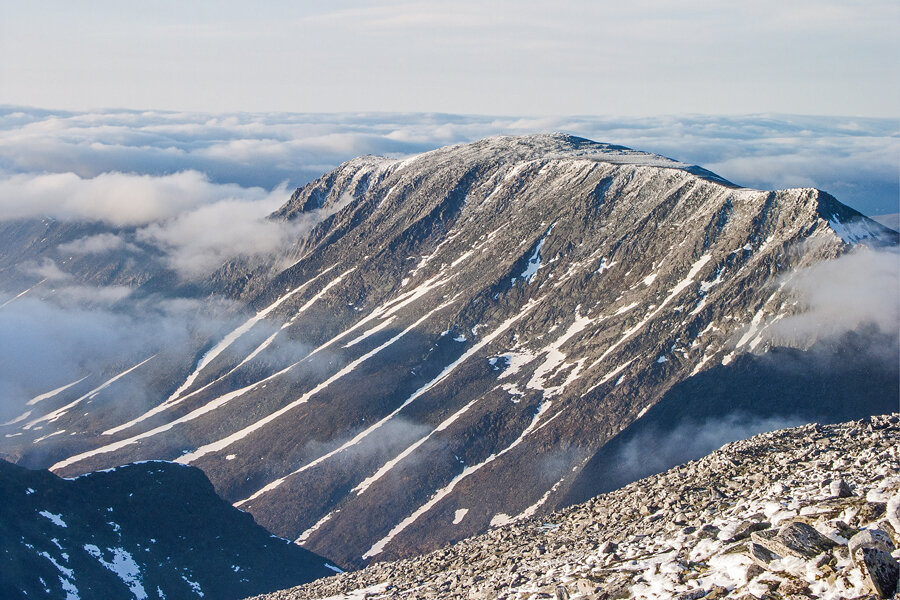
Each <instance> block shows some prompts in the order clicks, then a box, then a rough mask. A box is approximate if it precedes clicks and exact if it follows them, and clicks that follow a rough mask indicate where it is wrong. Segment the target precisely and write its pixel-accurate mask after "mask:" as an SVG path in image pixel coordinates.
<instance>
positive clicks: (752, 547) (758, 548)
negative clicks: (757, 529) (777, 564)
mask: <svg viewBox="0 0 900 600" xmlns="http://www.w3.org/2000/svg"><path fill="white" fill-rule="evenodd" d="M747 554H748V555H749V556H750V559H751V560H752V561H753V562H754V563H756V564H757V565H758V566H759V567H761V568H763V569H765V570H768V569H769V563H771V562H772V561H773V560H780V559H781V556H780V555H778V554H776V553H774V552H772V551H771V550H769V549H768V548H766V547H765V546H763V545H762V544H757V543H756V542H750V544H749V546H748V548H747ZM747 578H748V579H749V578H750V575H749V573H748V575H747Z"/></svg>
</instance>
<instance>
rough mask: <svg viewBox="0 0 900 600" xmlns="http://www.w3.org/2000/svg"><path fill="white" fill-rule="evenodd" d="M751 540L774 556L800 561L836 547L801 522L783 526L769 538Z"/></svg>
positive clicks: (833, 543)
mask: <svg viewBox="0 0 900 600" xmlns="http://www.w3.org/2000/svg"><path fill="white" fill-rule="evenodd" d="M754 535H755V534H754ZM753 539H754V541H756V542H757V543H759V544H761V545H763V546H765V547H766V548H768V549H769V550H771V551H772V552H774V553H776V554H780V555H782V556H789V555H790V556H796V557H797V558H802V559H809V558H815V557H816V556H818V555H819V554H821V553H822V552H826V551H827V550H830V549H832V548H834V547H835V546H837V544H836V543H835V542H833V541H832V540H830V539H829V538H827V537H825V536H824V535H822V534H821V533H819V532H818V531H816V530H815V529H814V528H813V527H812V526H810V525H808V524H806V523H804V522H802V521H792V522H790V523H788V524H786V525H783V526H782V527H781V529H779V530H778V533H777V534H776V535H774V536H772V537H771V538H767V536H758V537H754V538H753Z"/></svg>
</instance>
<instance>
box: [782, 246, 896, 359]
mask: <svg viewBox="0 0 900 600" xmlns="http://www.w3.org/2000/svg"><path fill="white" fill-rule="evenodd" d="M785 283H786V287H787V288H788V290H789V291H791V292H793V293H794V294H796V295H797V297H798V299H799V301H800V303H801V306H802V312H800V313H798V314H796V315H793V316H789V317H786V318H784V319H781V320H779V321H776V322H775V323H773V324H772V325H771V326H770V327H769V328H768V330H767V331H768V335H769V337H770V338H771V340H772V341H773V342H775V343H779V344H785V343H788V344H801V345H808V344H810V343H812V342H815V341H818V340H830V339H831V340H833V339H837V338H839V337H840V336H841V335H843V334H845V333H847V332H850V331H860V330H864V329H866V328H872V327H874V328H876V329H878V330H879V331H880V332H881V333H884V334H889V335H890V336H891V337H893V338H894V339H896V338H897V337H898V336H900V252H898V251H897V249H896V248H887V249H871V248H867V247H865V246H858V247H857V248H855V249H854V250H853V251H852V252H849V253H847V254H844V255H842V256H840V257H838V258H835V259H833V260H829V261H824V262H820V263H817V264H815V265H812V266H810V267H807V268H805V269H802V270H799V271H796V272H795V273H793V274H791V275H790V276H789V277H788V278H786V280H785Z"/></svg>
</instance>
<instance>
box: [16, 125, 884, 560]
mask: <svg viewBox="0 0 900 600" xmlns="http://www.w3.org/2000/svg"><path fill="white" fill-rule="evenodd" d="M312 214H316V215H321V216H322V220H321V222H319V224H318V225H317V226H316V227H315V228H313V229H312V231H311V232H310V233H309V235H307V236H305V237H303V238H302V239H299V240H298V241H297V243H296V245H294V246H293V247H292V248H291V249H290V250H288V251H286V252H284V253H282V254H279V255H278V256H276V257H273V258H272V260H271V261H270V262H269V263H268V264H267V265H263V266H259V265H251V264H245V263H230V264H227V265H224V266H223V267H222V268H220V269H218V270H217V271H216V272H215V273H212V274H210V275H209V276H208V277H207V278H205V279H204V280H202V281H200V282H195V283H194V284H193V287H192V288H191V289H192V290H193V291H192V292H191V293H192V294H193V297H194V298H198V297H206V298H209V302H210V303H212V301H213V300H214V299H217V298H218V299H221V298H222V297H227V298H228V299H229V300H230V302H231V303H232V304H231V305H230V306H232V307H236V308H232V310H233V311H235V312H232V313H230V316H229V318H228V319H227V320H226V322H227V323H228V326H227V327H224V328H222V327H220V328H219V329H218V330H208V331H204V330H202V329H200V330H199V332H193V330H192V334H191V335H190V336H187V338H188V339H186V340H183V343H182V342H179V343H175V342H174V341H173V342H171V343H166V339H167V338H166V337H162V338H161V339H160V340H159V341H158V342H157V347H153V348H147V349H146V350H144V351H141V352H139V351H134V353H133V355H128V356H124V355H123V356H121V357H120V359H119V360H118V362H116V363H114V364H111V366H110V367H109V368H108V369H107V370H105V371H102V372H99V373H98V372H81V371H78V372H73V373H71V375H70V376H69V377H68V378H67V379H66V380H65V381H63V382H61V383H59V384H58V385H59V386H60V387H53V388H49V389H48V390H35V396H34V397H33V398H31V400H29V401H28V404H27V405H26V406H23V407H22V411H21V414H14V415H11V416H10V418H9V419H8V420H7V422H6V425H5V426H4V431H3V433H4V435H3V437H0V452H5V453H6V454H7V455H8V456H9V457H11V458H12V459H14V460H15V461H16V462H18V463H20V464H22V465H26V466H32V467H43V468H47V467H49V468H51V469H52V470H53V471H54V472H56V473H59V474H63V475H67V476H72V475H78V474H81V473H84V472H87V471H92V470H97V469H104V468H109V467H112V466H116V465H120V464H124V463H128V462H133V461H138V460H146V459H166V460H174V461H177V462H179V463H183V464H191V465H194V466H197V467H199V468H200V469H202V470H203V471H204V472H205V473H206V474H207V475H208V477H209V478H210V480H211V481H212V483H213V485H214V486H215V489H216V491H217V492H218V493H219V494H221V495H222V496H223V497H224V498H226V499H227V500H229V501H230V502H233V503H234V504H235V505H236V506H238V507H240V508H241V509H243V510H247V511H248V512H250V513H251V514H252V515H253V516H254V517H255V519H256V520H257V522H259V523H260V524H261V525H263V526H264V527H266V528H268V529H269V530H270V531H272V532H274V533H276V534H277V535H280V536H283V537H287V538H290V539H294V540H296V541H297V542H298V543H301V544H302V545H303V546H304V547H306V548H308V549H310V550H312V551H314V552H317V553H319V554H321V555H323V556H328V557H329V558H331V559H333V560H335V561H337V562H338V564H339V565H341V566H344V567H354V566H359V565H362V564H366V563H368V562H370V561H373V560H385V559H389V558H396V557H401V556H410V555H414V554H418V553H421V552H424V551H428V550H431V549H434V548H436V547H439V546H440V545H442V544H444V543H446V542H449V541H455V540H459V539H463V538H466V537H469V536H471V535H474V534H477V533H481V532H483V531H485V530H487V529H488V528H490V527H494V526H498V525H502V524H504V523H507V522H510V521H518V520H524V519H527V518H529V517H531V516H532V515H535V514H542V513H546V512H549V511H551V510H553V509H555V508H559V507H562V506H566V505H568V504H571V503H572V502H575V501H578V500H580V499H583V498H586V497H590V496H592V495H594V494H596V493H598V492H599V491H602V490H604V489H610V486H613V485H619V484H620V483H622V482H623V481H629V480H632V479H635V478H637V477H639V476H641V475H642V474H645V473H640V472H639V470H640V469H638V471H635V472H625V473H622V472H615V473H613V472H612V471H611V470H610V469H609V468H608V465H609V464H610V456H612V457H613V462H614V463H615V462H617V460H616V455H614V454H610V452H611V450H610V449H615V448H624V449H626V450H628V452H629V455H628V458H629V461H630V463H636V464H637V465H638V467H640V466H641V464H642V463H644V462H646V461H645V460H644V458H642V457H646V456H652V457H654V458H660V457H662V458H660V460H659V461H657V462H659V463H660V464H659V465H658V468H660V469H663V468H666V467H668V466H670V465H671V464H675V462H680V461H682V460H687V459H688V458H691V457H692V456H685V452H686V453H688V454H691V453H693V456H699V455H701V454H703V453H704V452H708V451H709V450H711V449H713V448H715V447H717V446H718V445H721V443H723V442H725V441H728V440H730V439H737V438H741V437H745V436H746V435H750V434H752V433H755V432H757V431H762V430H765V429H771V428H773V427H775V426H777V425H779V424H786V423H788V424H790V423H801V422H808V421H811V420H819V421H823V422H827V421H835V420H840V419H848V418H859V417H862V416H865V415H869V414H878V413H884V412H888V411H891V410H894V409H895V408H896V399H897V397H898V385H897V381H898V373H897V364H898V362H900V359H897V358H896V357H897V356H898V354H897V347H896V346H897V344H896V337H897V336H896V335H895V334H894V333H893V332H887V334H885V333H879V332H878V331H875V330H872V331H868V330H865V329H863V330H859V331H854V332H850V333H848V334H845V338H834V339H832V338H827V339H813V338H810V339H807V338H806V337H804V336H799V335H794V333H796V332H795V331H794V330H792V329H790V328H788V329H785V328H784V327H783V325H785V324H788V323H791V322H792V321H791V318H792V315H794V314H795V313H798V312H801V311H802V310H803V308H804V305H803V303H804V299H803V298H802V297H801V296H799V295H798V294H799V292H797V290H795V288H794V287H792V285H790V278H791V277H793V274H795V273H797V272H798V270H801V271H802V270H804V269H807V268H808V267H811V266H812V265H816V264H819V263H821V262H822V261H825V260H828V259H833V258H836V257H839V256H842V255H845V254H847V253H848V252H849V251H851V250H852V249H853V248H854V247H857V246H861V245H867V246H870V247H878V246H885V245H888V246H891V245H896V244H897V237H898V236H897V233H896V232H894V231H891V230H889V229H887V228H885V227H883V226H881V225H879V224H877V223H875V222H874V221H871V220H869V219H867V218H865V217H864V216H863V215H861V214H859V213H857V212H856V211H854V210H852V209H850V208H848V207H846V206H844V205H842V204H841V203H839V202H838V201H837V200H836V199H834V198H833V197H831V196H830V195H828V194H826V193H824V192H821V191H818V190H814V189H791V190H782V191H775V192H770V191H758V190H750V189H744V188H740V187H738V186H736V185H734V184H732V183H730V182H728V181H725V180H724V179H722V178H720V177H718V176H716V175H715V174H713V173H711V172H709V171H706V170H704V169H702V168H699V167H696V166H691V165H686V164H683V163H679V162H677V161H674V160H671V159H668V158H664V157H661V156H656V155H652V154H647V153H643V152H638V151H634V150H630V149H627V148H623V147H620V146H612V145H608V144H600V143H596V142H592V141H589V140H584V139H581V138H576V137H572V136H567V135H561V134H552V135H537V136H525V137H496V138H489V139H486V140H483V141H480V142H476V143H473V144H465V145H458V146H451V147H447V148H443V149H440V150H436V151H433V152H428V153H425V154H421V155H418V156H414V157H411V158H408V159H404V160H395V159H389V158H381V157H372V156H366V157H361V158H357V159H354V160H351V161H349V162H347V163H345V164H344V165H341V166H340V167H338V168H337V169H335V170H334V171H332V172H330V173H328V174H326V175H324V176H323V177H321V178H320V179H318V180H316V181H314V182H312V183H310V184H309V185H307V186H305V187H303V188H301V189H299V190H297V191H296V192H295V193H294V194H293V196H292V197H291V198H290V200H289V201H288V202H287V203H286V204H285V205H284V206H283V207H282V208H281V209H280V210H279V211H277V212H276V213H275V214H274V215H272V217H271V218H272V219H274V220H283V221H285V222H292V221H296V220H302V219H305V218H308V217H309V216H310V215H312ZM107 260H108V259H107ZM99 268H100V267H99V264H97V265H93V266H90V265H88V266H85V267H84V272H95V271H96V270H99ZM153 279H154V280H155V281H156V283H155V284H154V285H153V286H149V285H148V284H147V283H146V281H145V283H140V284H137V285H138V287H137V291H136V296H138V297H140V299H141V302H143V304H142V305H141V306H147V307H148V309H149V308H153V305H154V303H159V304H162V303H163V302H164V301H167V300H166V299H167V298H168V297H170V296H171V294H174V293H175V292H174V291H172V290H171V289H170V290H168V291H167V288H166V284H165V280H161V279H160V278H159V277H156V278H153ZM147 281H149V279H148V280H147ZM166 294H169V296H167V295H166ZM204 306H206V305H204ZM210 306H212V304H210ZM242 307H244V308H242ZM212 312H214V311H213V309H211V308H210V309H207V308H200V309H197V312H196V313H195V315H196V319H193V321H196V322H197V323H203V322H204V319H205V318H206V317H207V316H208V314H209V313H212ZM160 329H161V330H165V331H169V330H167V329H165V328H160ZM171 331H173V332H177V331H178V329H177V328H173V329H171ZM847 336H849V337H847ZM879 336H881V337H882V338H886V339H887V350H885V351H884V352H883V353H881V355H879V356H876V354H878V353H873V352H869V351H863V352H860V353H853V352H851V353H850V354H851V355H852V356H853V357H854V358H853V359H852V360H846V358H847V356H846V355H847V349H848V348H863V349H866V348H870V347H872V344H871V343H870V342H871V341H872V340H873V339H876V338H879ZM879 339H880V338H879ZM179 344H181V345H179ZM854 344H855V345H854ZM176 347H178V348H181V349H180V350H178V352H175V350H173V348H176ZM184 356H188V357H190V358H189V359H187V360H185V359H183V358H182V357H184ZM829 369H831V370H829ZM798 374H801V375H802V376H801V375H798ZM81 378H84V379H81ZM738 382H739V383H738ZM63 383H64V384H65V385H66V386H68V387H64V386H63ZM781 391H784V392H786V391H789V393H780V392H781ZM41 392H42V393H41ZM757 392H759V393H765V398H766V399H765V401H763V402H758V403H757V402H755V401H754V399H755V398H756V397H757V396H758V395H759V394H758V393H757ZM39 393H40V395H37V394H39ZM672 415H674V416H675V417H677V419H675V420H674V421H671V422H670V423H667V419H670V418H672ZM736 423H737V424H738V426H735V424H736ZM669 424H671V425H674V424H678V425H683V427H680V428H679V429H678V430H679V431H680V432H681V434H682V435H683V439H689V440H691V442H692V443H691V444H679V443H678V440H677V439H675V438H671V437H668V438H667V437H666V436H659V435H653V432H654V427H659V426H666V425H669ZM641 432H643V433H641ZM647 432H649V434H648V433H647ZM638 434H641V435H638ZM647 435H649V436H650V438H651V439H654V440H658V441H659V442H660V443H662V442H669V441H674V444H669V445H670V446H671V445H675V446H683V448H681V449H683V450H684V452H681V453H675V454H667V453H666V452H668V450H667V451H666V452H663V451H662V449H660V448H658V447H655V446H654V445H653V444H650V445H646V447H645V445H644V444H642V443H632V442H630V440H633V439H637V440H642V439H645V438H646V436H647ZM631 436H634V437H631ZM610 444H613V445H610ZM616 444H618V446H616ZM605 449H606V450H605ZM672 461H674V462H672Z"/></svg>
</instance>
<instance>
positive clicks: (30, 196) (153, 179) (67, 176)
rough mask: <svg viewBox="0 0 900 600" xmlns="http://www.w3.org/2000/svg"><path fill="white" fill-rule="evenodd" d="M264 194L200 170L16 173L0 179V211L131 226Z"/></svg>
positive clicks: (14, 215) (5, 215)
mask: <svg viewBox="0 0 900 600" xmlns="http://www.w3.org/2000/svg"><path fill="white" fill-rule="evenodd" d="M266 196H268V193H267V192H266V190H264V189H262V188H242V187H241V186H239V185H237V184H214V183H212V182H210V181H209V179H208V178H207V177H206V175H204V174H203V173H200V172H198V171H181V172H179V173H174V174H172V175H162V176H154V175H139V174H131V173H117V172H112V173H102V174H100V175H97V176H96V177H92V178H83V177H80V176H79V175H76V174H75V173H71V172H67V173H50V174H40V175H32V174H19V175H13V176H11V177H9V178H6V179H3V180H0V214H2V215H3V218H4V219H7V220H9V219H20V218H37V217H46V216H49V217H54V218H58V219H70V220H78V221H100V222H103V223H108V224H110V225H116V226H133V225H144V224H147V223H152V222H154V221H160V220H163V219H168V218H171V217H175V216H177V215H179V214H181V213H183V212H185V211H188V210H191V209H194V208H196V207H199V206H204V205H210V204H212V203H214V202H221V201H222V200H226V199H232V198H238V199H242V200H249V201H254V200H259V199H262V198H265V197H266Z"/></svg>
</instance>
